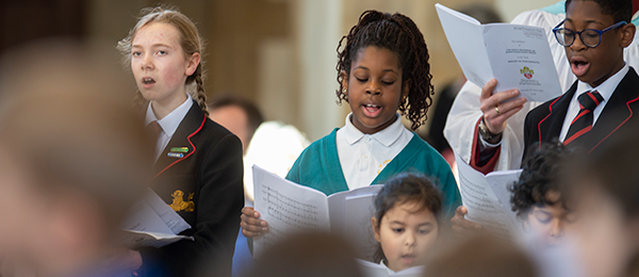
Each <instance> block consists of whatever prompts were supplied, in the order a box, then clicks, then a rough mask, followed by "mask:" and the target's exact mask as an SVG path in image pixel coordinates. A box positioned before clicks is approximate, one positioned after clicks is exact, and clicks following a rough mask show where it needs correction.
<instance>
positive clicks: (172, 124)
mask: <svg viewBox="0 0 639 277" xmlns="http://www.w3.org/2000/svg"><path fill="white" fill-rule="evenodd" d="M191 106H193V98H191V95H189V94H188V93H187V94H186V101H184V103H182V104H181V105H180V106H178V107H177V108H176V109H175V110H173V111H172V112H170V113H169V114H167V115H166V116H165V117H163V118H162V119H160V120H158V119H157V117H155V113H153V108H151V103H150V102H149V106H148V107H147V109H146V119H145V120H144V123H145V125H149V124H150V123H151V122H153V121H157V122H158V124H159V125H160V127H162V131H164V133H165V134H167V135H168V136H169V137H172V136H173V134H174V133H175V131H176V130H177V128H178V126H179V125H180V122H182V119H184V117H185V116H186V114H187V113H188V112H189V110H190V109H191Z"/></svg>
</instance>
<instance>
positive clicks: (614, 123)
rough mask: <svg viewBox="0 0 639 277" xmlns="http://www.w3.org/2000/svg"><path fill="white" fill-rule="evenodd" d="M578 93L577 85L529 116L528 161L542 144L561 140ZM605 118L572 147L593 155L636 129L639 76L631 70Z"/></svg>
mask: <svg viewBox="0 0 639 277" xmlns="http://www.w3.org/2000/svg"><path fill="white" fill-rule="evenodd" d="M576 90H577V82H575V83H574V84H573V85H572V86H571V87H570V89H569V90H568V91H567V92H566V93H564V94H563V95H562V96H559V97H557V98H555V99H552V100H549V101H547V102H545V103H544V104H542V105H540V106H538V107H536V108H535V109H533V110H532V111H530V112H529V113H528V115H526V121H525V125H524V145H525V148H524V157H523V160H522V161H525V160H526V156H527V155H528V154H529V153H528V152H529V151H531V149H533V148H538V147H539V146H540V145H541V142H550V141H552V140H553V139H557V138H558V137H559V133H560V132H561V127H562V125H563V123H564V119H565V117H566V112H567V111H568V105H569V104H570V100H571V99H572V97H573V95H574V94H575V91H576ZM606 101H608V103H606V106H605V107H604V109H603V111H602V112H601V115H600V116H599V119H598V120H597V122H595V125H594V126H593V127H592V130H590V132H588V133H586V134H584V135H582V136H581V137H579V138H578V139H577V140H575V141H573V142H572V143H570V145H571V146H575V147H579V148H580V150H578V151H588V153H593V152H595V151H597V149H601V148H602V147H601V146H603V145H605V144H606V143H607V142H608V141H610V139H611V138H612V137H614V136H615V134H618V133H619V131H620V130H623V129H628V128H634V127H633V126H636V125H637V123H639V116H636V115H635V112H639V76H637V73H636V72H635V70H634V69H633V68H632V67H630V70H629V71H628V73H626V76H624V77H623V79H621V82H619V84H618V85H617V88H616V89H615V91H614V92H613V93H612V96H611V97H610V99H608V100H606Z"/></svg>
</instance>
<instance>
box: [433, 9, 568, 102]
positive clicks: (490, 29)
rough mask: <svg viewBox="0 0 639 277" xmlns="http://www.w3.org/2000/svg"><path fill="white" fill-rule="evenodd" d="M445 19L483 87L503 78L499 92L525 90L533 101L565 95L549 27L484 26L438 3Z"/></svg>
mask: <svg viewBox="0 0 639 277" xmlns="http://www.w3.org/2000/svg"><path fill="white" fill-rule="evenodd" d="M435 8H436V9H437V14H438V15H439V20H440V21H441V24H442V27H443V28H444V33H446V38H447V39H448V43H449V44H450V48H451V49H452V50H453V53H454V54H455V58H457V62H458V63H459V66H460V67H461V69H462V71H463V72H464V75H465V76H466V79H468V80H469V81H470V82H472V83H474V84H476V85H478V86H480V87H483V86H484V85H485V84H486V83H487V82H488V81H489V80H490V79H492V78H496V79H497V87H496V89H495V91H496V92H499V91H504V90H509V89H515V88H516V89H519V91H520V92H521V95H522V96H523V97H526V99H528V101H538V102H545V101H547V100H550V99H552V98H554V97H557V96H559V95H561V93H562V90H561V87H560V85H559V77H558V75H557V69H556V68H555V63H554V62H553V58H552V55H551V53H550V46H549V45H548V40H547V38H546V31H545V30H544V29H543V28H539V27H534V26H526V25H516V24H509V23H491V24H485V25H482V24H481V23H479V21H477V20H476V19H474V18H472V17H470V16H468V15H465V14H462V13H460V12H457V11H454V10H452V9H449V8H447V7H445V6H443V5H441V4H435Z"/></svg>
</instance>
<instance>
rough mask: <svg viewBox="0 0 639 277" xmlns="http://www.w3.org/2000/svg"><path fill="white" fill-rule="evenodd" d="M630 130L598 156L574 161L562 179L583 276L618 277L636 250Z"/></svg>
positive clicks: (637, 200)
mask: <svg viewBox="0 0 639 277" xmlns="http://www.w3.org/2000/svg"><path fill="white" fill-rule="evenodd" d="M636 127H638V126H635V128H633V129H632V130H633V131H632V132H627V133H625V134H624V135H623V136H622V137H621V138H619V139H618V140H617V141H615V142H614V143H610V144H608V145H609V146H608V148H607V149H605V151H599V153H600V154H597V155H590V156H586V155H584V156H583V157H578V158H577V159H575V161H574V162H572V163H571V164H570V166H569V167H568V170H566V174H565V176H564V177H565V180H564V183H565V184H566V185H567V186H566V189H567V195H568V196H570V202H571V204H572V203H574V204H575V205H574V206H575V213H576V216H577V218H578V220H577V221H576V222H575V224H574V229H575V236H574V237H575V239H576V245H577V246H578V248H579V249H578V250H579V251H578V253H579V259H580V262H581V265H582V266H583V267H584V270H583V271H584V272H586V273H587V274H588V276H622V275H623V274H624V272H625V271H626V270H627V269H628V267H629V266H631V267H632V265H631V264H632V263H633V257H634V256H636V254H637V250H638V249H639V174H637V173H638V172H639V163H638V162H637V157H639V143H637V142H639V133H638V132H637V130H638V129H637V128H636ZM634 263H636V260H635V261H634ZM634 266H635V267H636V264H635V265H634Z"/></svg>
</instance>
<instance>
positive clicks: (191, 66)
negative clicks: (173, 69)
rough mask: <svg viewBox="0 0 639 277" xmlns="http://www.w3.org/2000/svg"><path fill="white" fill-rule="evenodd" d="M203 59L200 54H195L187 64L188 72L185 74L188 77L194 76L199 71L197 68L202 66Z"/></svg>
mask: <svg viewBox="0 0 639 277" xmlns="http://www.w3.org/2000/svg"><path fill="white" fill-rule="evenodd" d="M201 58H202V57H201V56H200V53H197V52H196V53H193V55H191V57H189V59H188V60H187V64H186V71H185V72H184V73H185V74H186V76H191V75H193V73H195V70H197V66H198V65H199V64H200V59H201Z"/></svg>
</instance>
